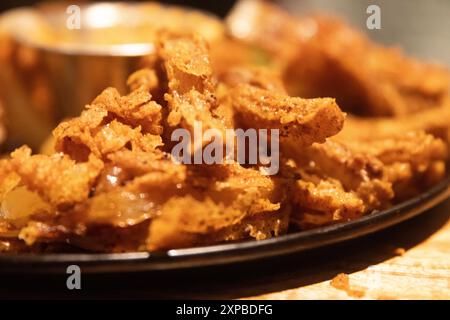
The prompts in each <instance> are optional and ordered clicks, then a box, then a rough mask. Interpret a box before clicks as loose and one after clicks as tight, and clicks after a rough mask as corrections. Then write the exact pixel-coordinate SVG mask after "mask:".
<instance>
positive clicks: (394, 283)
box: [252, 201, 450, 299]
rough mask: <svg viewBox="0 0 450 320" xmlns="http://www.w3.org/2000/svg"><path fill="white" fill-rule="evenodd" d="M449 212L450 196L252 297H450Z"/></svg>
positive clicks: (312, 264)
mask: <svg viewBox="0 0 450 320" xmlns="http://www.w3.org/2000/svg"><path fill="white" fill-rule="evenodd" d="M449 216H450V201H447V202H446V203H444V204H443V205H440V206H438V207H437V208H435V209H433V210H432V211H431V212H429V213H426V214H425V215H424V216H421V217H419V218H416V219H415V220H413V221H410V222H408V223H405V224H403V225H400V226H398V227H395V228H394V229H392V230H388V231H387V232H383V233H381V234H379V235H376V236H373V237H370V238H369V239H367V240H364V241H362V242H360V243H355V244H354V245H351V246H349V247H347V248H348V249H349V250H348V251H347V250H342V251H341V252H339V253H337V254H333V256H332V257H331V258H330V259H329V260H328V261H327V259H325V260H324V259H320V261H318V263H317V264H315V263H314V262H312V263H311V265H310V266H309V267H308V268H306V269H305V270H303V271H299V272H298V273H293V274H292V276H291V281H292V288H288V289H284V290H277V289H276V288H274V291H273V292H269V293H265V294H262V295H254V296H253V297H252V298H257V299H450V220H448V219H449ZM336 276H337V277H336ZM333 278H334V279H333ZM308 279H317V281H315V280H310V281H308ZM274 281H276V280H275V278H274ZM285 281H289V279H285ZM296 282H297V283H299V285H296ZM302 282H303V283H302Z"/></svg>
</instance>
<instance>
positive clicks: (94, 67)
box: [0, 0, 450, 149]
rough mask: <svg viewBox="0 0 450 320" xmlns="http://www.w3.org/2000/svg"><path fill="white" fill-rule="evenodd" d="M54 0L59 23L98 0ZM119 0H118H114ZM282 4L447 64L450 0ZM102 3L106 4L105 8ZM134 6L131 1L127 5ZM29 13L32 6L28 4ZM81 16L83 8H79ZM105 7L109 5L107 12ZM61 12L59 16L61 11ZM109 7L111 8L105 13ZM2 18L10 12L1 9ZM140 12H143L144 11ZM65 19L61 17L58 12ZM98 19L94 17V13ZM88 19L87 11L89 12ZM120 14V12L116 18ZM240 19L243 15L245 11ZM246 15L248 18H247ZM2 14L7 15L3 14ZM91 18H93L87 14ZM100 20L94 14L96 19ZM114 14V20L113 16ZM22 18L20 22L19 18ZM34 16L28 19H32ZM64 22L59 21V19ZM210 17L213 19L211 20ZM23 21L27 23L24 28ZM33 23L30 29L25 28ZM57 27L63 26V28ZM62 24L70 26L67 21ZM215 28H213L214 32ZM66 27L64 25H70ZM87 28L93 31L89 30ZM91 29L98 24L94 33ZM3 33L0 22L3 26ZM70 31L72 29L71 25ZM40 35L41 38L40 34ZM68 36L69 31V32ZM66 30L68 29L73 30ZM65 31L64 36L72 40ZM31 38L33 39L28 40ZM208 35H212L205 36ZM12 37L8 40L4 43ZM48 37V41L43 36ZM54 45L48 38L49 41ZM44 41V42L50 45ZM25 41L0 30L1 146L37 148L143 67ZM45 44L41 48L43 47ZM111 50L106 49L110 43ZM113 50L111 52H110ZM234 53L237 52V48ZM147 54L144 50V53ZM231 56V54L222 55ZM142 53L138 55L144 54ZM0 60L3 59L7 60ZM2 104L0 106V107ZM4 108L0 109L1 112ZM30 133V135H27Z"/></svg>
mask: <svg viewBox="0 0 450 320" xmlns="http://www.w3.org/2000/svg"><path fill="white" fill-rule="evenodd" d="M42 2H49V1H36V0H34V1H33V0H15V1H10V0H1V1H0V14H1V13H5V12H7V11H8V10H9V9H14V8H18V7H23V6H32V5H36V4H40V3H42ZM53 2H56V3H58V4H59V6H60V10H59V15H58V18H55V17H54V18H52V19H49V17H50V16H51V14H49V13H48V12H47V14H46V15H45V16H46V19H47V20H49V21H50V20H51V21H52V24H54V22H55V21H58V24H61V25H64V26H65V23H66V8H67V7H66V6H67V5H68V4H83V3H93V2H100V1H78V0H66V1H64V2H63V1H53ZM111 2H119V1H111ZM121 2H139V3H142V2H149V1H121ZM158 2H159V3H165V4H172V5H179V6H184V7H192V8H195V9H201V10H203V11H207V12H210V13H213V14H215V15H217V16H219V17H222V18H223V17H226V16H227V14H228V12H230V10H231V9H232V8H233V6H234V5H235V4H236V3H237V2H238V1H233V0H222V1H206V0H204V1H193V0H169V1H168V0H162V1H158ZM271 2H274V3H277V4H278V5H280V6H282V7H284V8H285V9H287V10H288V11H290V12H291V13H294V14H298V15H307V14H310V13H315V12H320V13H322V14H323V13H328V14H330V15H333V16H340V17H342V18H344V19H345V20H347V21H349V22H350V23H351V24H352V25H354V26H355V27H356V28H357V29H359V30H361V31H362V32H365V33H366V34H367V35H368V36H369V37H370V38H372V39H373V40H375V41H377V42H380V43H382V44H385V45H389V46H396V47H400V48H403V49H404V51H406V53H407V54H408V55H411V56H415V57H418V58H420V59H424V60H428V61H432V62H440V63H443V64H446V65H448V66H450V19H449V17H450V1H449V0H429V1H424V0H271ZM369 5H378V6H379V7H380V10H381V29H380V30H369V29H368V28H367V26H366V21H367V18H368V17H369V15H370V14H368V13H367V8H368V6H369ZM102 7H103V6H102ZM112 7H115V8H116V10H119V11H117V12H119V14H117V12H116V16H117V15H119V16H120V17H121V18H122V20H126V21H127V22H129V21H131V23H130V24H133V23H135V22H136V21H137V20H138V18H136V16H141V20H143V21H145V23H147V24H148V25H151V26H152V27H154V26H155V25H160V24H161V23H162V24H164V23H169V22H170V23H171V24H172V23H173V24H179V25H180V26H181V25H182V27H181V28H182V29H183V30H185V29H191V28H192V29H198V30H196V31H197V32H200V31H199V30H201V31H202V32H203V33H205V34H206V35H205V34H202V35H203V36H205V37H207V35H212V36H214V34H215V33H216V31H217V30H219V29H220V31H218V33H220V32H222V31H223V29H222V27H223V25H222V23H221V22H220V21H218V20H216V19H214V18H211V17H210V16H209V15H208V16H207V18H208V20H214V23H210V24H202V23H199V21H198V20H188V19H186V18H183V19H181V18H178V17H175V18H173V20H172V21H168V20H169V19H160V14H157V15H156V16H151V17H150V18H149V16H146V15H142V14H141V13H142V8H141V7H139V8H140V9H138V12H135V13H134V15H133V17H134V18H132V19H129V18H124V17H128V16H127V14H126V13H125V12H124V11H123V7H127V6H122V7H121V9H117V7H118V6H112ZM128 7H131V6H128ZM28 11H32V10H28ZM83 12H84V13H85V15H88V14H86V12H88V10H84V11H83ZM102 12H103V13H102V14H101V17H102V18H103V19H102V21H103V20H105V19H106V20H111V19H112V18H111V17H112V16H108V15H107V14H106V15H105V12H104V11H102ZM106 12H108V11H106ZM61 13H62V14H61ZM110 13H111V12H110ZM2 16H3V18H4V17H5V16H10V15H6V14H5V15H2ZM144 16H145V17H144ZM19 17H22V18H17V15H16V16H14V15H13V18H12V19H9V20H8V21H9V22H11V23H10V26H13V27H10V28H9V29H10V30H13V31H12V32H11V33H13V32H14V33H22V36H23V37H24V38H26V37H30V35H33V36H32V37H31V38H33V39H34V38H39V37H41V36H43V35H44V38H45V34H46V32H44V31H43V30H44V29H42V30H41V31H42V32H41V33H39V32H36V28H35V25H36V24H34V23H35V22H36V21H35V20H32V19H30V16H29V15H27V16H24V15H22V16H20V15H19ZM61 17H63V18H64V19H63V20H61V19H60V18H61ZM95 17H97V16H95ZM91 18H92V17H91ZM116 18H117V17H116ZM244 19H245V17H244ZM249 19H251V18H249ZM2 20H6V19H2ZM91 20H92V19H91ZM93 20H95V21H96V20H97V18H95V19H93ZM113 20H114V19H112V20H111V21H113ZM19 21H20V22H21V23H23V24H20V23H19ZM31 21H33V22H32V23H31ZM61 21H63V22H62V23H61ZM210 22H211V21H210ZM268 23H269V22H268ZM18 26H19V27H18ZM21 26H25V27H21ZM30 26H32V27H30ZM60 29H61V28H60ZM63 29H64V30H66V29H67V28H66V27H64V28H63ZM82 29H83V30H81V31H80V33H79V36H78V37H79V38H78V39H82V41H81V42H82V43H83V46H79V47H83V48H84V49H86V48H89V46H88V44H89V41H86V39H91V38H90V37H89V36H88V35H89V34H90V33H92V34H94V35H97V36H96V37H93V38H92V39H94V38H95V39H96V40H95V41H94V42H96V41H97V42H98V43H97V42H96V43H97V44H100V43H102V44H103V42H102V41H104V40H105V39H108V35H109V36H110V37H111V36H113V37H111V38H120V39H122V38H123V39H124V38H127V39H126V40H127V41H130V43H133V41H131V40H130V39H128V38H129V37H131V38H133V37H134V36H135V38H139V36H144V38H145V39H146V37H148V36H149V32H148V30H147V29H145V30H143V31H142V32H141V33H139V32H137V31H136V29H133V32H130V31H127V30H126V29H123V28H121V29H120V30H122V31H121V32H118V30H119V29H111V30H110V33H108V34H106V33H105V32H106V31H105V29H104V28H103V29H102V28H98V29H95V28H93V29H89V28H82ZM216 29H217V30H216ZM67 30H68V29H67ZM89 30H91V31H89ZM92 30H99V31H98V32H92ZM0 31H1V28H0ZM70 33H72V34H76V32H73V31H72V30H71V31H70ZM37 34H39V36H38V35H37ZM67 34H69V33H67ZM70 36H71V35H70ZM70 36H69V38H70ZM28 40H30V39H28ZM147 40H148V39H146V40H142V39H141V40H140V41H138V42H145V44H147V45H148V44H149V43H151V41H147ZM208 40H211V39H209V38H208ZM8 43H9V45H8ZM42 43H47V42H45V41H44V42H42ZM48 43H51V42H48ZM48 43H47V44H48ZM29 44H30V43H27V41H22V42H21V43H16V44H14V45H11V43H10V42H8V41H5V42H3V43H2V42H1V32H0V61H1V59H2V56H3V57H7V56H8V57H9V56H11V57H13V56H14V59H15V60H14V59H12V60H14V61H16V62H15V63H10V62H8V63H6V64H4V65H3V66H0V123H2V122H3V120H2V118H5V117H4V116H3V114H6V117H7V118H8V121H6V120H5V121H4V122H5V123H7V125H8V128H7V130H6V131H8V141H7V144H4V145H5V147H6V148H7V149H10V148H11V147H14V146H17V145H20V144H22V143H23V142H25V141H26V142H27V143H28V144H29V145H31V146H32V147H35V149H36V148H37V147H38V146H40V145H41V143H42V141H44V139H45V138H47V136H48V134H49V132H50V131H51V129H52V128H53V127H54V125H55V123H57V121H59V120H60V119H62V118H64V117H67V116H74V115H78V114H79V112H80V111H81V109H82V108H83V106H84V105H85V104H86V103H88V102H89V101H91V100H92V99H93V98H94V97H95V96H96V95H97V94H98V93H99V92H101V91H102V90H103V89H104V88H105V87H107V86H113V87H116V88H117V89H118V90H119V91H120V92H122V93H124V92H126V83H125V80H124V79H126V77H127V76H128V75H129V74H130V73H131V72H130V70H132V71H134V70H136V69H139V68H141V67H142V61H141V59H140V57H139V55H138V54H134V55H133V56H132V57H131V55H130V57H131V58H128V56H127V57H125V56H119V55H118V54H114V53H111V54H109V53H108V54H107V55H106V56H102V57H100V54H99V55H97V54H89V53H86V51H83V53H80V52H79V51H76V50H75V51H71V52H70V53H68V51H70V50H68V48H67V47H64V50H61V51H58V50H47V49H48V48H47V49H43V48H39V46H37V47H33V48H30V47H29V46H28V45H29ZM41 49H42V50H41ZM110 49H111V48H110ZM110 52H112V51H111V50H110ZM237 52H238V54H239V51H237ZM145 54H148V53H147V52H146V53H145ZM226 55H228V56H231V57H232V56H234V55H232V54H229V53H228V52H227V53H226ZM141 56H142V54H141ZM3 60H4V61H8V60H7V59H6V58H5V59H3ZM2 105H3V106H4V108H2V107H1V106H2ZM3 109H4V110H5V112H3V113H2V110H3ZM30 137H32V139H30ZM2 140H3V139H2V130H1V126H0V141H2Z"/></svg>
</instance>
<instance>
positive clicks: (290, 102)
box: [231, 85, 345, 148]
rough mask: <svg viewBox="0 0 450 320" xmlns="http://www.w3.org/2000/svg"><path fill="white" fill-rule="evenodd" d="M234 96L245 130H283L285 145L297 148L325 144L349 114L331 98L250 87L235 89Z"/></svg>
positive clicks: (234, 102) (340, 127)
mask: <svg viewBox="0 0 450 320" xmlns="http://www.w3.org/2000/svg"><path fill="white" fill-rule="evenodd" d="M231 95H232V98H233V107H234V110H235V112H236V115H237V117H238V119H239V120H240V123H241V124H242V125H244V127H247V128H264V129H279V130H280V140H281V143H283V142H286V143H291V144H293V145H294V146H295V147H296V148H301V147H306V146H309V145H311V144H312V143H314V142H324V141H325V139H326V138H327V137H330V136H333V135H335V134H337V133H338V132H339V131H340V130H341V129H342V127H343V125H344V118H345V115H344V114H343V113H342V112H341V111H340V109H339V107H338V105H337V104H336V102H335V101H334V99H331V98H322V99H301V98H293V97H290V96H287V95H284V94H282V93H278V92H272V91H268V90H264V89H259V88H256V87H253V86H250V85H242V86H239V87H236V88H234V89H233V91H232V92H231Z"/></svg>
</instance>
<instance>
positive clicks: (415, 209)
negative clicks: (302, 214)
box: [0, 177, 450, 274]
mask: <svg viewBox="0 0 450 320" xmlns="http://www.w3.org/2000/svg"><path fill="white" fill-rule="evenodd" d="M449 186H450V177H449V178H446V180H445V181H443V182H441V183H439V184H438V185H436V186H435V187H433V188H432V189H430V190H429V191H427V192H425V193H423V194H421V195H419V196H417V197H415V198H413V199H410V200H408V201H405V202H403V203H401V204H399V205H396V206H394V207H392V208H390V209H388V210H385V211H380V212H377V213H372V214H370V215H367V216H365V217H362V218H360V219H358V220H355V221H351V222H345V223H339V224H335V225H330V226H325V227H321V228H316V229H312V230H308V231H303V232H297V233H291V234H288V235H285V236H281V237H278V238H273V239H269V240H263V241H247V242H240V243H232V244H224V245H216V246H208V247H200V248H191V249H178V250H169V251H167V252H158V253H146V252H138V253H120V254H89V253H82V254H79V253H77V254H41V255H37V254H20V255H0V272H8V273H11V272H12V273H25V272H26V273H27V274H30V273H31V274H35V273H59V272H63V271H64V270H65V269H66V268H67V266H68V265H71V264H76V265H78V266H80V267H81V268H82V270H83V272H90V273H92V272H93V273H106V272H136V271H154V270H173V269H185V268H194V267H205V266H213V265H223V264H230V263H238V262H244V261H252V260H257V259H261V258H269V257H274V256H279V255H283V254H289V253H296V252H301V251H305V250H309V249H314V248H318V247H323V246H327V245H331V244H335V243H338V242H342V241H345V240H350V239H354V238H358V237H361V236H363V235H367V234H369V233H373V232H376V231H379V230H382V229H385V228H387V227H389V226H392V225H394V224H397V223H399V222H402V221H405V220H407V219H410V218H412V217H414V216H416V215H418V214H420V213H423V212H425V211H426V210H428V209H430V208H431V207H433V206H435V205H437V204H438V203H440V202H442V201H443V200H445V199H447V198H448V197H449V196H450V187H449Z"/></svg>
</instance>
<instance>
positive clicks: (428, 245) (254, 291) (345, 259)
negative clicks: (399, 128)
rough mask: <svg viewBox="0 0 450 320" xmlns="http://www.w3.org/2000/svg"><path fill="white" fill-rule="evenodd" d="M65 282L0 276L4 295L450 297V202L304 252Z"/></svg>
mask: <svg viewBox="0 0 450 320" xmlns="http://www.w3.org/2000/svg"><path fill="white" fill-rule="evenodd" d="M339 274H344V275H341V276H339V277H338V278H337V279H336V276H338V275H339ZM345 275H348V278H347V276H345ZM333 279H335V280H333ZM65 281H66V275H65V274H61V275H58V276H54V277H53V278H47V277H38V278H36V277H31V278H27V277H26V275H21V276H20V277H18V278H12V277H8V276H6V277H0V284H1V285H0V298H1V297H3V298H4V297H7V298H14V297H30V298H55V297H56V298H80V297H81V298H150V299H155V298H156V299H160V298H164V299H171V298H176V299H186V298H188V299H196V298H199V299H242V298H243V299H248V298H250V299H252V298H256V299H450V201H447V202H445V203H443V204H441V205H439V206H438V207H436V208H434V209H432V210H431V211H430V212H427V213H424V214H422V215H421V216H419V217H416V218H414V219H412V220H410V221H407V222H404V223H402V224H400V225H398V226H395V227H392V228H390V229H388V230H385V231H382V232H378V233H376V234H373V235H370V236H367V237H364V238H361V239H356V240H354V241H350V242H347V243H344V244H340V245H336V246H333V247H329V248H324V249H320V250H314V251H311V252H307V253H304V254H297V255H292V256H289V257H284V258H276V259H270V260H267V261H261V262H258V263H251V264H245V265H236V266H228V267H221V268H215V269H211V268H208V269H204V270H199V269H196V270H193V271H190V272H173V273H168V272H164V273H161V274H155V273H151V274H145V273H143V274H132V275H125V274H124V275H114V276H110V275H108V276H104V275H94V276H86V275H84V276H83V278H82V290H81V291H77V292H74V291H70V292H69V291H68V290H67V289H66V287H65ZM346 281H348V283H346Z"/></svg>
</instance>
